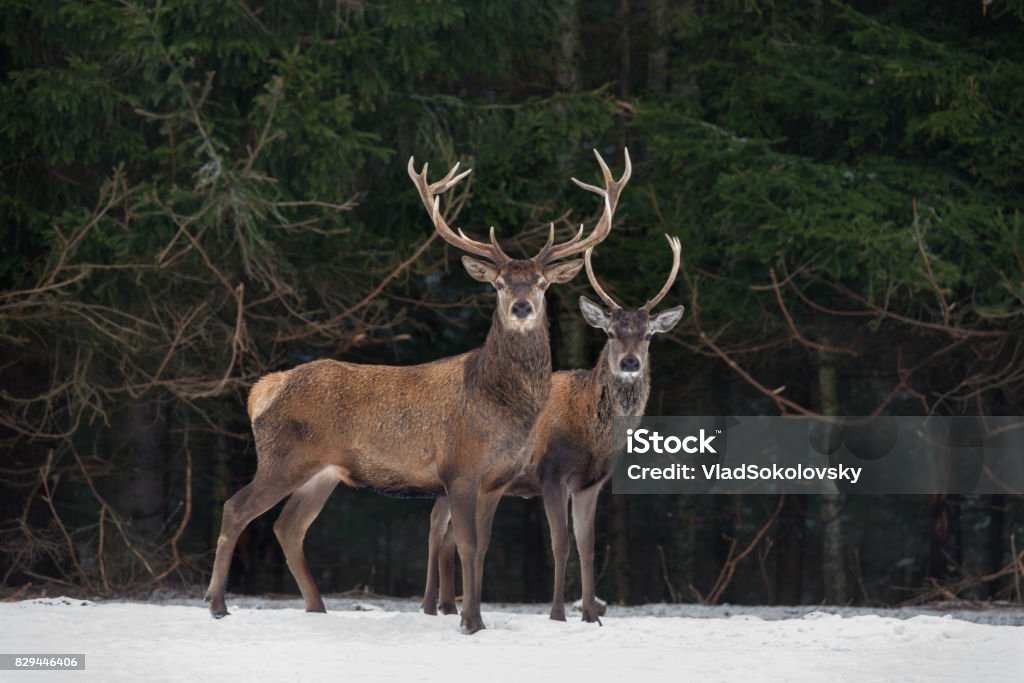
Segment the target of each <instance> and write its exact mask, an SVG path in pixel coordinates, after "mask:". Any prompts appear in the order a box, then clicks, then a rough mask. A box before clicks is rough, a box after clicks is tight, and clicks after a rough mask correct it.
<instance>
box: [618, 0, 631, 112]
mask: <svg viewBox="0 0 1024 683" xmlns="http://www.w3.org/2000/svg"><path fill="white" fill-rule="evenodd" d="M619 31H620V32H619V96H620V97H621V98H622V99H624V100H625V99H629V93H630V87H629V86H630V83H629V77H630V73H631V72H632V65H631V63H630V56H631V55H630V52H631V50H632V45H631V44H630V37H629V0H619Z"/></svg>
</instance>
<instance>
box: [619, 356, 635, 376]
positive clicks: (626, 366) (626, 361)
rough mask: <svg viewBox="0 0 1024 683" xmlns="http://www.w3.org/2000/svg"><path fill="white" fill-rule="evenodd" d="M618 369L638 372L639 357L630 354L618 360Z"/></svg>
mask: <svg viewBox="0 0 1024 683" xmlns="http://www.w3.org/2000/svg"><path fill="white" fill-rule="evenodd" d="M619 369H620V370H622V371H623V372H639V371H640V359H639V358H637V357H636V356H634V355H632V354H630V355H628V356H626V357H625V358H623V359H622V360H620V361H619Z"/></svg>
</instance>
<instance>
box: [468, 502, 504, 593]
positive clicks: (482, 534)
mask: <svg viewBox="0 0 1024 683" xmlns="http://www.w3.org/2000/svg"><path fill="white" fill-rule="evenodd" d="M502 492H503V489H502V490H498V491H491V492H489V493H485V494H483V495H481V496H480V498H479V500H478V501H477V508H476V538H477V548H476V602H477V604H478V605H479V604H480V603H481V601H482V598H481V593H482V591H483V586H484V559H485V558H486V556H487V548H489V547H490V545H491V528H492V527H493V526H494V513H495V512H496V511H497V510H498V502H499V501H500V500H501V494H502ZM463 600H465V596H463Z"/></svg>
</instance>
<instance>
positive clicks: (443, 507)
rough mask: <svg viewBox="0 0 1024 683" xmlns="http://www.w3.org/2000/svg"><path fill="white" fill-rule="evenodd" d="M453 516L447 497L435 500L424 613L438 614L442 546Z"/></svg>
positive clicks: (423, 605) (423, 606)
mask: <svg viewBox="0 0 1024 683" xmlns="http://www.w3.org/2000/svg"><path fill="white" fill-rule="evenodd" d="M451 516H452V515H451V510H450V509H449V507H448V499H447V498H445V497H444V496H441V497H440V498H438V499H437V500H436V501H434V509H433V510H431V511H430V535H429V536H428V537H427V586H426V588H424V589H423V602H422V604H421V605H420V606H421V607H422V608H423V613H424V614H437V581H438V565H439V563H441V562H444V557H443V555H444V553H443V551H442V548H443V546H444V543H445V538H446V537H447V536H448V535H449V534H448V522H449V521H450V520H451ZM451 561H452V562H454V561H455V558H454V557H453V558H451ZM443 580H444V579H443V578H442V582H443Z"/></svg>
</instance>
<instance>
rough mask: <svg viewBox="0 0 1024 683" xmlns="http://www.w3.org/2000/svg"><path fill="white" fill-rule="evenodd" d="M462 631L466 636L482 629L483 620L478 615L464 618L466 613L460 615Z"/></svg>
mask: <svg viewBox="0 0 1024 683" xmlns="http://www.w3.org/2000/svg"><path fill="white" fill-rule="evenodd" d="M461 628H462V632H463V633H464V634H466V635H467V636H471V635H473V634H474V633H476V632H477V631H483V630H484V628H485V627H484V620H483V619H481V618H480V617H470V618H468V619H467V618H466V615H465V614H463V615H462V627H461Z"/></svg>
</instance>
